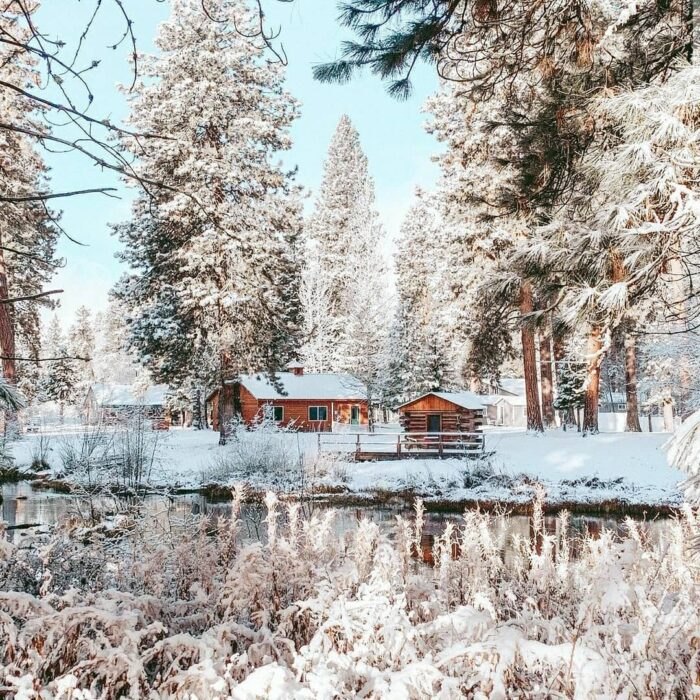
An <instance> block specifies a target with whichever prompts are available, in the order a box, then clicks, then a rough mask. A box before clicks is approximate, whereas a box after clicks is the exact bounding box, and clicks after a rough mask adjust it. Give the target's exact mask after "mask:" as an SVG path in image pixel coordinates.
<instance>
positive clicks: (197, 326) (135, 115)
mask: <svg viewBox="0 0 700 700" xmlns="http://www.w3.org/2000/svg"><path fill="white" fill-rule="evenodd" d="M207 9H208V12H209V14H210V15H211V16H212V17H214V18H216V19H217V20H218V21H212V20H211V19H209V18H208V17H206V16H205V14H204V13H202V11H201V3H200V2H199V0H175V1H174V2H173V3H172V11H171V16H170V18H169V20H168V21H167V22H165V23H164V24H162V25H161V27H160V29H159V33H158V37H157V39H156V44H157V46H158V48H159V49H160V51H161V53H160V55H159V56H158V57H144V58H143V59H142V62H141V66H142V76H143V78H144V80H143V81H142V82H141V83H140V84H139V85H138V86H137V87H138V89H137V90H136V92H135V96H134V97H133V98H132V99H131V100H130V107H131V118H130V121H131V124H132V125H133V126H134V127H135V128H136V129H138V130H140V131H143V132H149V133H164V134H168V139H163V140H149V141H148V143H147V144H143V143H140V142H139V143H137V142H135V141H131V140H126V141H125V146H126V147H128V148H129V149H130V150H131V151H132V152H133V153H134V154H135V155H136V157H137V158H138V161H137V165H136V168H137V170H138V171H139V172H142V173H149V172H157V173H158V177H159V179H160V180H163V181H165V182H166V183H167V184H168V185H170V186H172V187H173V188H177V190H178V192H177V193H176V192H174V191H169V190H160V191H158V192H157V193H152V196H151V197H148V196H147V195H145V194H142V195H141V196H139V198H138V199H137V201H136V203H135V205H134V207H133V217H132V220H131V221H130V222H128V223H125V224H123V225H121V226H119V227H118V229H117V232H118V235H119V237H120V239H121V241H122V243H123V244H124V246H125V250H124V253H123V255H122V259H123V260H124V261H125V262H127V263H128V264H129V265H130V267H131V268H132V269H133V270H134V272H133V274H131V275H129V276H127V277H126V278H125V279H124V280H123V281H122V282H121V284H120V285H119V288H118V291H117V294H118V297H119V299H120V300H121V301H122V303H124V304H125V306H127V307H128V308H129V313H128V315H127V321H128V325H129V335H130V338H131V343H132V346H133V347H134V348H135V349H136V350H137V353H138V355H139V357H140V358H141V359H142V360H143V361H144V362H145V363H146V365H147V367H148V369H149V370H150V371H151V373H152V374H153V376H154V377H155V379H157V380H158V381H163V382H168V383H170V384H172V385H175V386H178V385H184V384H185V383H186V382H187V381H189V380H191V378H192V377H193V376H194V375H196V373H197V369H198V367H200V366H201V365H202V364H203V363H204V362H206V361H207V359H208V358H211V357H214V358H215V366H216V375H217V380H218V381H219V382H222V383H223V380H224V379H227V378H234V377H236V376H237V375H238V374H239V373H241V372H246V371H266V372H270V373H271V372H274V371H276V370H278V369H279V368H280V367H281V366H282V365H283V364H284V363H285V362H286V361H287V360H288V359H289V358H290V354H291V353H292V352H293V351H294V350H295V345H296V343H297V339H296V334H297V331H298V291H299V290H298V262H297V250H296V238H297V236H298V232H299V228H300V222H299V203H298V197H297V189H296V188H295V187H294V186H293V184H292V181H291V177H290V174H289V173H287V172H285V171H283V170H282V168H281V167H280V166H279V165H278V164H275V163H274V162H273V158H274V157H275V155H276V154H277V153H278V152H279V151H282V150H285V149H287V148H289V146H290V139H289V136H288V129H289V126H290V124H291V123H292V121H293V119H294V118H295V117H296V114H297V105H296V103H295V101H294V100H293V99H292V98H291V97H290V96H289V95H288V94H287V93H286V92H285V91H284V89H283V77H284V74H283V67H282V66H281V65H279V64H272V63H269V62H268V61H266V57H265V53H264V47H263V46H261V45H260V44H259V43H258V42H256V41H254V40H252V39H248V38H246V37H245V35H246V34H250V35H253V34H255V32H254V29H255V21H256V17H255V16H254V15H253V14H252V13H251V12H250V10H249V9H247V8H246V7H245V6H243V5H242V4H241V3H238V2H234V1H233V0H216V1H214V2H209V3H208V6H207ZM227 386H228V385H227ZM222 405H223V406H224V407H225V406H228V400H223V399H222ZM227 410H228V409H227ZM233 410H235V407H234V409H233ZM226 423H227V421H225V420H222V421H221V424H222V429H223V430H224V431H226V430H227V429H228V426H227V425H225V424H226ZM224 439H225V435H224V434H223V433H222V440H224Z"/></svg>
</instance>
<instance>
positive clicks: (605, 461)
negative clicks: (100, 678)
mask: <svg viewBox="0 0 700 700" xmlns="http://www.w3.org/2000/svg"><path fill="white" fill-rule="evenodd" d="M668 437H669V436H668V435H666V434H658V433H653V434H648V433H646V434H620V433H601V434H599V435H591V436H587V437H585V438H584V437H581V436H580V435H577V434H576V433H563V432H560V431H551V432H548V433H547V434H545V435H543V436H533V435H529V434H527V433H525V432H517V431H495V430H491V431H487V432H486V443H487V450H488V452H489V453H491V455H490V456H489V457H487V458H482V459H443V460H439V459H420V458H418V459H410V460H399V461H389V460H387V461H375V462H366V463H356V462H353V461H352V455H343V454H328V453H319V451H318V441H317V439H316V436H315V435H314V434H309V433H289V432H284V431H275V430H272V431H270V430H267V431H250V432H243V433H241V435H240V436H239V439H237V440H234V441H233V442H232V444H230V445H227V446H225V447H221V446H219V445H218V435H217V434H216V433H213V432H211V431H192V430H173V431H171V432H170V433H169V434H166V435H162V434H159V435H155V436H152V440H153V444H152V446H151V447H152V454H153V458H152V461H151V462H150V463H149V467H148V469H147V470H144V474H143V475H142V479H141V480H140V481H139V482H138V488H141V489H145V490H151V489H152V490H157V491H159V492H162V491H167V492H168V493H169V494H172V495H183V494H187V493H196V494H201V495H203V496H205V497H206V498H208V499H210V500H226V499H228V498H229V497H230V490H231V487H232V486H233V485H234V484H245V485H246V487H247V489H248V491H249V493H250V498H251V499H256V498H257V499H259V498H261V497H262V494H264V492H265V491H267V490H274V491H277V492H279V493H282V494H286V495H288V496H294V497H300V496H301V497H304V498H305V497H314V498H317V499H323V500H327V501H329V502H331V503H333V504H337V505H339V506H360V507H361V506H366V505H370V506H373V505H374V506H381V505H383V504H392V503H410V502H412V501H413V500H414V499H415V498H416V497H418V496H419V497H421V498H423V499H424V501H425V503H426V507H427V508H429V509H430V510H434V511H445V512H459V511H461V510H463V509H464V508H477V507H478V508H481V509H482V510H489V511H495V510H498V509H499V508H507V509H508V510H510V511H511V512H514V513H522V514H526V513H528V509H529V508H530V503H531V502H532V500H533V498H534V495H535V491H536V490H543V492H544V500H545V504H546V508H547V510H548V512H552V513H554V512H557V511H559V510H561V509H564V508H565V509H567V510H569V511H571V512H574V513H588V514H616V515H619V516H624V515H635V516H639V517H642V516H643V515H645V514H646V515H649V514H651V515H652V517H653V516H655V515H669V514H672V513H674V512H676V510H677V509H678V507H679V506H680V505H681V504H682V500H683V499H682V492H681V488H680V483H681V482H682V480H683V475H682V474H681V473H680V472H678V471H677V470H674V469H672V468H670V467H669V466H668V465H667V463H666V455H665V451H664V445H665V443H666V442H667V440H668ZM149 439H151V438H150V437H149ZM85 442H86V437H85V434H84V433H80V432H79V431H75V432H74V433H69V432H63V433H60V434H56V435H51V434H42V435H29V436H25V438H24V439H22V440H20V441H18V442H16V443H14V445H13V452H14V455H15V465H16V469H17V470H18V473H17V474H16V475H15V476H16V478H22V477H23V476H26V477H27V478H32V479H34V480H35V487H36V489H37V490H38V489H41V488H48V489H50V490H54V491H63V492H70V491H71V490H75V489H78V490H80V489H83V488H84V487H85V480H86V478H87V477H86V475H85V474H84V473H81V471H80V470H79V469H77V470H74V471H70V470H68V469H66V455H67V454H70V455H73V457H72V458H73V459H75V457H74V455H75V454H77V453H79V450H80V449H84V448H83V447H82V445H83V444H84V443H85ZM37 460H41V462H43V466H44V467H45V468H44V469H42V470H41V471H40V472H39V473H35V472H33V471H32V469H31V465H32V463H35V465H36V462H37ZM88 476H89V479H90V480H91V481H90V484H89V486H90V490H91V491H99V490H100V488H102V487H103V488H104V489H105V490H109V491H118V492H126V493H128V492H129V491H130V490H133V489H134V485H133V483H125V481H124V480H117V481H113V480H111V477H110V474H109V473H100V474H97V475H96V474H95V473H90V474H89V475H88Z"/></svg>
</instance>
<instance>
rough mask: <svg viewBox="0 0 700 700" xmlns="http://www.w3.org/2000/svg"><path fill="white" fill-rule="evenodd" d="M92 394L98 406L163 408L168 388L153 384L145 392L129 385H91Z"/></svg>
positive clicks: (164, 385)
mask: <svg viewBox="0 0 700 700" xmlns="http://www.w3.org/2000/svg"><path fill="white" fill-rule="evenodd" d="M91 388H92V393H93V395H94V396H95V401H96V402H97V404H98V405H99V406H163V405H165V396H166V394H167V393H168V390H169V387H168V385H167V384H154V385H153V386H149V387H147V388H146V389H145V390H140V389H137V388H136V387H133V386H132V385H131V384H93V385H92V387H91Z"/></svg>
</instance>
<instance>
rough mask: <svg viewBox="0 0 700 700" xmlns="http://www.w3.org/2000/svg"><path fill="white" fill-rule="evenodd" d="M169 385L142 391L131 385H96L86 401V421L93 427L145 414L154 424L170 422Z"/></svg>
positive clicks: (159, 385) (84, 412)
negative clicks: (167, 402)
mask: <svg viewBox="0 0 700 700" xmlns="http://www.w3.org/2000/svg"><path fill="white" fill-rule="evenodd" d="M168 391H169V387H168V386H167V384H155V385H153V386H149V387H146V388H145V389H143V390H141V391H139V390H137V389H136V388H134V387H133V386H131V385H130V384H93V385H92V386H91V387H90V388H89V389H88V391H87V395H86V396H85V400H84V401H83V407H82V414H83V420H84V422H85V423H87V424H89V425H95V424H97V423H119V422H122V421H125V420H128V419H129V418H131V417H133V416H134V415H135V414H138V415H143V416H144V417H145V418H148V419H149V420H153V421H168V422H169V411H168V409H167V407H166V396H167V394H168Z"/></svg>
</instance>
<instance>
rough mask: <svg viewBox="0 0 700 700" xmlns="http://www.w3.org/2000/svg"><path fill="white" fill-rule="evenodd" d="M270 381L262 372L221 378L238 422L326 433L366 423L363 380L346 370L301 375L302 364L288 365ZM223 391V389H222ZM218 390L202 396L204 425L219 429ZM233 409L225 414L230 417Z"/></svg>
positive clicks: (366, 414) (365, 400)
mask: <svg viewBox="0 0 700 700" xmlns="http://www.w3.org/2000/svg"><path fill="white" fill-rule="evenodd" d="M287 369H288V370H289V371H287V372H279V373H277V374H276V375H275V377H274V381H271V379H270V378H268V377H266V376H265V375H263V374H249V375H244V376H243V377H241V378H240V379H238V380H233V381H231V382H226V383H225V386H226V387H227V388H228V387H230V389H231V398H230V400H231V401H232V403H237V404H238V405H239V406H240V416H241V420H242V421H243V422H244V423H245V424H246V425H248V426H252V425H255V424H256V423H260V422H262V421H263V420H271V421H274V422H275V423H276V424H278V425H280V426H282V427H290V428H294V429H296V430H301V431H307V432H308V431H313V432H331V431H333V430H334V429H337V428H338V426H363V425H364V426H366V425H367V423H368V403H367V398H366V389H365V387H364V386H363V384H362V383H361V382H360V381H359V380H357V379H356V378H355V377H353V376H351V375H349V374H312V373H308V374H307V373H305V372H304V367H303V365H301V364H299V363H291V364H289V365H287ZM225 393H226V392H225ZM220 402H221V389H220V388H217V389H215V390H214V391H212V392H211V393H210V394H209V396H208V397H207V414H208V418H209V424H210V425H211V426H212V427H213V428H214V430H219V429H220V417H221V410H220ZM233 414H234V411H233V408H231V409H230V410H229V415H233Z"/></svg>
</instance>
